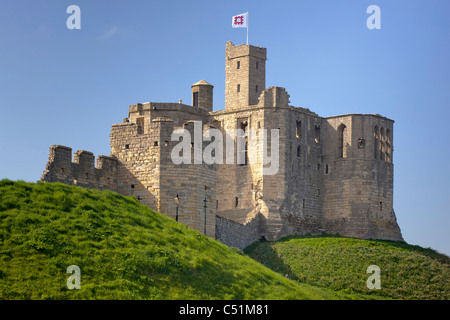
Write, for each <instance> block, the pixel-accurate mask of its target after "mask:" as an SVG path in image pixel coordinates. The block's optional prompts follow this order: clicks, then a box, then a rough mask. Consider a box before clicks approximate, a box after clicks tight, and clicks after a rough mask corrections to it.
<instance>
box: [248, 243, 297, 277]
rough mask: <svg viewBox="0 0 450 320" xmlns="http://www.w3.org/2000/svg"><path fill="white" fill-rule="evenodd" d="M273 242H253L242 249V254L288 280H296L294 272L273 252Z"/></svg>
mask: <svg viewBox="0 0 450 320" xmlns="http://www.w3.org/2000/svg"><path fill="white" fill-rule="evenodd" d="M279 241H280V240H279ZM273 243H274V242H271V241H265V242H262V243H260V242H255V243H253V244H251V245H250V246H248V247H247V248H245V249H244V253H245V254H246V255H248V256H249V257H250V258H252V259H253V260H256V261H258V262H259V263H262V264H263V265H265V266H266V267H267V268H269V269H271V270H273V271H275V272H277V273H280V274H282V275H283V276H285V277H286V278H288V279H291V280H298V278H297V276H296V274H295V272H293V271H292V269H291V268H290V267H289V266H288V265H287V264H285V263H284V262H283V259H281V257H280V256H279V254H278V253H277V252H276V250H274V247H273V245H272V244H273Z"/></svg>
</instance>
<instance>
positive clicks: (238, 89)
mask: <svg viewBox="0 0 450 320" xmlns="http://www.w3.org/2000/svg"><path fill="white" fill-rule="evenodd" d="M237 92H241V85H240V84H238V85H237Z"/></svg>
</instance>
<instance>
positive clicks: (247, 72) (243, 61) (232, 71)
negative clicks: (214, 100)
mask: <svg viewBox="0 0 450 320" xmlns="http://www.w3.org/2000/svg"><path fill="white" fill-rule="evenodd" d="M225 55H226V58H225V109H227V110H231V109H238V108H240V107H246V106H249V105H255V104H258V97H259V95H260V94H261V92H262V91H263V90H264V89H265V86H266V55H267V53H266V48H262V47H255V46H251V45H244V44H241V45H238V46H235V45H234V44H233V43H231V42H230V41H228V42H227V45H226V50H225Z"/></svg>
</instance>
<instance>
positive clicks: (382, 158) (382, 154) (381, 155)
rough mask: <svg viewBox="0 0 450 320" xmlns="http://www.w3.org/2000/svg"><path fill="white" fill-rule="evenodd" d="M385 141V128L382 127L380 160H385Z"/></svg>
mask: <svg viewBox="0 0 450 320" xmlns="http://www.w3.org/2000/svg"><path fill="white" fill-rule="evenodd" d="M385 142H386V136H385V134H384V128H383V127H381V129H380V160H384V159H385V158H384V152H385Z"/></svg>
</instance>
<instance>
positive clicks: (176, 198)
mask: <svg viewBox="0 0 450 320" xmlns="http://www.w3.org/2000/svg"><path fill="white" fill-rule="evenodd" d="M174 200H175V203H176V205H177V207H176V211H175V221H178V206H179V205H180V198H179V197H178V195H177V196H176V197H175V198H174Z"/></svg>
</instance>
